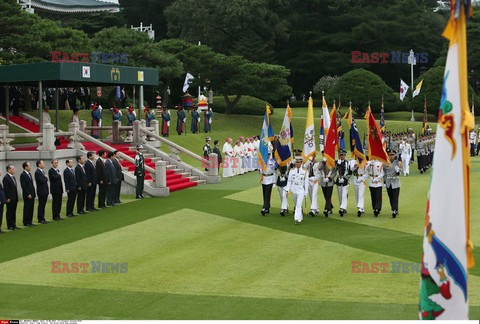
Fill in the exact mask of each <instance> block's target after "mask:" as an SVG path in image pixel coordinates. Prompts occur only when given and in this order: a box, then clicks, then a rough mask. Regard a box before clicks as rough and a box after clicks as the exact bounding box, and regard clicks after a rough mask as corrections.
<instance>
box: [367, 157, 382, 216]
mask: <svg viewBox="0 0 480 324" xmlns="http://www.w3.org/2000/svg"><path fill="white" fill-rule="evenodd" d="M366 170H367V172H368V177H369V178H370V181H369V184H368V185H369V189H370V196H371V198H372V209H373V214H374V215H375V217H377V216H378V214H380V211H381V210H382V187H383V164H382V162H380V161H378V160H370V161H368V163H367V166H366Z"/></svg>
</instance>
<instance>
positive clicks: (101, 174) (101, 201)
mask: <svg viewBox="0 0 480 324" xmlns="http://www.w3.org/2000/svg"><path fill="white" fill-rule="evenodd" d="M98 156H99V158H98V159H97V163H96V164H95V166H96V169H97V182H98V208H106V207H107V206H105V200H106V199H107V190H108V176H107V171H106V169H105V162H106V161H107V152H106V151H104V150H100V151H98Z"/></svg>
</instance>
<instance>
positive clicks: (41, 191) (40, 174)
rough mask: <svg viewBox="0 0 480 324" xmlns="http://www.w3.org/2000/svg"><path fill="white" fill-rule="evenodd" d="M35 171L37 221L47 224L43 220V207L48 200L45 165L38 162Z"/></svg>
mask: <svg viewBox="0 0 480 324" xmlns="http://www.w3.org/2000/svg"><path fill="white" fill-rule="evenodd" d="M36 165H37V171H35V182H36V183H37V196H38V209H37V220H38V222H39V223H40V224H48V222H47V221H46V220H45V205H46V204H47V199H48V178H47V176H46V175H45V163H44V162H43V161H42V160H38V161H37V163H36Z"/></svg>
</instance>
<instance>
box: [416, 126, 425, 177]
mask: <svg viewBox="0 0 480 324" xmlns="http://www.w3.org/2000/svg"><path fill="white" fill-rule="evenodd" d="M424 157H425V142H424V136H423V135H420V136H419V137H418V141H417V163H418V170H419V171H420V173H423V172H424V171H425V169H424V161H425V159H424Z"/></svg>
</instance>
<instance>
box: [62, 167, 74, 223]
mask: <svg viewBox="0 0 480 324" xmlns="http://www.w3.org/2000/svg"><path fill="white" fill-rule="evenodd" d="M66 163H67V168H66V169H65V170H63V181H64V182H65V191H66V192H67V217H74V216H75V215H74V214H73V206H75V198H76V197H77V182H76V181H75V171H73V161H72V160H67V161H66Z"/></svg>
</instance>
